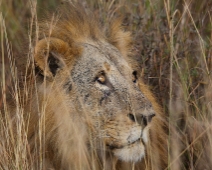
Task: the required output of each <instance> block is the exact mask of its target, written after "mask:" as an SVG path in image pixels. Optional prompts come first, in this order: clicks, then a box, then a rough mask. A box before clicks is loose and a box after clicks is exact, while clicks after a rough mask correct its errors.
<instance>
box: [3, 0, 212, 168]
mask: <svg viewBox="0 0 212 170" xmlns="http://www.w3.org/2000/svg"><path fill="white" fill-rule="evenodd" d="M81 1H82V2H83V5H85V6H88V7H89V8H91V9H92V11H93V12H94V13H95V14H96V15H99V16H100V18H101V20H102V22H106V21H107V20H108V19H109V18H111V17H113V16H114V15H120V14H122V15H124V16H125V18H124V23H123V25H125V26H126V29H128V30H130V31H132V33H133V37H134V43H135V48H134V51H135V56H136V57H137V59H138V63H139V65H140V69H141V70H140V72H141V76H143V78H144V81H145V82H146V84H148V85H150V87H151V89H152V91H153V92H154V93H155V95H156V96H157V98H158V101H159V102H160V104H161V105H162V106H163V108H164V112H166V113H167V116H168V121H169V139H168V141H167V144H168V145H169V150H170V152H169V167H167V169H172V170H175V169H179V170H183V169H195V170H197V169H211V168H212V161H211V157H212V149H211V148H212V143H211V142H212V141H211V139H212V134H211V117H212V116H211V114H212V103H211V101H212V90H211V89H212V84H211V83H212V82H211V69H212V3H211V2H210V1H208V0H203V1H195V0H164V1H162V0H146V1H144V0H115V1H98V0H87V1H83V0H81ZM59 4H60V2H59V0H58V1H57V0H49V1H41V0H37V4H36V3H35V1H30V0H18V1H14V0H7V1H0V30H1V34H0V38H1V48H0V49H1V50H0V52H1V59H0V61H1V62H0V73H1V75H0V78H1V81H0V83H1V84H0V87H1V91H2V93H1V94H0V108H1V109H4V114H3V113H1V114H0V139H1V138H5V139H6V140H3V141H2V140H1V141H0V155H4V157H2V158H1V159H0V169H30V167H29V164H28V161H29V162H30V161H33V158H32V159H31V160H29V158H26V155H27V154H26V153H28V143H27V140H26V135H25V131H23V129H24V126H26V125H25V124H23V117H21V116H20V115H22V114H21V113H22V112H23V110H22V108H21V107H19V108H17V109H19V110H16V113H17V116H18V121H19V123H18V124H17V129H16V131H17V132H18V133H17V134H20V136H18V137H17V138H14V136H13V130H12V128H11V125H10V123H11V122H9V121H7V120H9V118H8V116H9V111H8V108H7V101H6V98H9V97H10V96H11V95H10V94H7V92H8V91H13V93H12V97H14V98H15V99H16V104H17V105H19V106H21V103H22V102H24V101H20V100H19V98H18V94H19V93H20V91H19V89H18V87H17V84H18V80H17V76H16V75H17V69H16V67H15V66H14V61H13V59H14V58H15V57H16V56H18V55H19V54H20V53H23V49H24V50H25V51H24V54H27V56H29V58H30V56H31V48H32V45H31V42H32V37H36V33H35V34H34V33H33V31H32V30H33V29H35V27H36V22H37V17H38V18H39V19H41V18H42V16H43V15H44V14H45V12H43V11H48V10H49V11H51V10H54V9H56V8H57V7H58V5H59ZM36 5H37V12H35V9H34V8H35V6H36ZM39 19H38V20H39ZM23 39H28V41H29V42H30V43H29V42H27V44H28V45H26V43H25V42H23ZM22 47H24V48H22ZM16 63H18V64H23V61H21V62H20V63H19V62H18V61H17V60H16ZM8 89H11V90H8ZM5 120H6V121H5ZM39 149H42V148H38V151H39ZM2 153H3V154H2ZM41 157H42V155H41ZM40 162H42V160H41V161H40ZM41 166H42V165H41Z"/></svg>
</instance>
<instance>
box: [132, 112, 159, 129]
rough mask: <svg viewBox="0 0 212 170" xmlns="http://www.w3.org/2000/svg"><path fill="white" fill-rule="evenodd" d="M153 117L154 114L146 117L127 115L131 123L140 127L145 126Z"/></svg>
mask: <svg viewBox="0 0 212 170" xmlns="http://www.w3.org/2000/svg"><path fill="white" fill-rule="evenodd" d="M154 116H155V113H151V114H148V115H143V114H135V115H134V114H129V115H128V117H129V118H130V120H132V121H133V122H137V123H138V124H140V125H143V126H147V125H148V124H149V123H150V122H151V120H152V118H153V117H154Z"/></svg>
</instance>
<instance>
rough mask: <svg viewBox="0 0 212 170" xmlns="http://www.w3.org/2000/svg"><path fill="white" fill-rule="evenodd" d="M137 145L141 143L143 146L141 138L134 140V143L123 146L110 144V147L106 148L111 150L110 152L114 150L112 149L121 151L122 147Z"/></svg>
mask: <svg viewBox="0 0 212 170" xmlns="http://www.w3.org/2000/svg"><path fill="white" fill-rule="evenodd" d="M139 143H142V144H143V145H145V144H144V142H143V140H142V138H138V139H136V140H134V141H132V142H130V143H128V144H125V145H116V144H112V145H107V147H108V148H109V149H111V150H114V149H123V148H124V147H130V146H132V145H135V144H136V145H137V144H139Z"/></svg>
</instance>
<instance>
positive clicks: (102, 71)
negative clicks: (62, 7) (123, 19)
mask: <svg viewBox="0 0 212 170" xmlns="http://www.w3.org/2000/svg"><path fill="white" fill-rule="evenodd" d="M55 20H56V22H55V23H54V22H43V23H42V24H41V28H42V29H41V34H40V37H39V40H38V42H37V43H36V45H35V54H34V60H35V65H36V71H37V72H36V73H37V91H38V100H39V103H40V105H42V106H43V107H42V108H44V110H45V114H46V116H45V122H46V125H45V126H46V129H45V130H46V132H45V133H46V141H47V142H45V143H46V153H47V155H48V160H49V161H50V162H51V161H52V162H54V161H53V160H54V159H57V161H58V159H63V160H65V161H64V162H63V160H59V161H58V162H59V163H60V166H64V165H65V166H66V167H69V168H70V166H69V165H68V164H69V162H71V161H70V160H69V159H73V158H75V159H76V162H77V161H79V160H78V158H77V156H76V155H74V156H70V155H71V154H74V153H77V155H78V156H79V155H80V157H81V158H82V157H83V154H79V152H80V151H79V148H81V149H82V148H83V149H82V150H86V151H85V157H86V156H91V155H89V153H91V152H92V150H95V153H96V155H98V157H99V158H104V157H107V155H108V154H109V155H112V156H115V157H116V158H118V159H119V160H121V161H124V162H138V161H140V160H142V158H143V157H144V156H145V154H146V147H147V146H148V145H149V129H151V126H154V123H157V119H158V118H159V117H160V116H161V115H158V113H157V111H158V110H157V109H158V108H155V107H154V106H153V105H154V103H152V102H154V99H152V98H153V97H152V96H151V93H150V92H149V91H148V90H147V88H146V87H145V86H144V85H143V84H142V82H141V80H140V78H139V75H138V73H137V70H136V69H135V68H136V67H135V66H134V64H133V61H132V58H130V49H131V44H132V43H131V37H130V34H129V32H125V31H123V29H122V28H121V24H120V21H115V22H113V23H112V24H111V26H110V27H109V29H108V30H107V31H105V32H104V31H102V30H101V27H100V26H99V25H98V22H97V21H96V20H94V19H93V18H92V17H90V15H88V14H87V13H86V12H85V11H83V10H82V9H81V8H80V10H79V9H78V8H76V7H74V6H71V9H70V11H65V12H64V13H63V14H61V13H60V17H59V18H57V19H55ZM145 89H146V90H145ZM41 110H42V109H41ZM34 117H35V116H34ZM34 117H33V116H32V122H33V121H34V122H35V118H34ZM153 117H154V118H153ZM154 119H156V120H155V121H154ZM33 127H34V126H32V125H31V129H33ZM156 127H157V128H158V130H159V131H161V129H162V128H161V127H160V124H157V126H156ZM29 131H30V130H29ZM32 131H33V130H32ZM162 135H163V133H162ZM29 136H30V137H31V136H32V134H30V135H29ZM153 138H155V139H156V137H153ZM159 138H160V139H161V137H159ZM81 141H83V142H81ZM82 143H83V144H82ZM82 145H83V146H82ZM61 148H63V149H61ZM70 148H71V149H70ZM74 149H76V152H75V151H74ZM59 155H60V156H59ZM106 159H107V158H106ZM50 164H52V165H53V167H54V166H57V165H55V164H57V163H55V162H54V163H50ZM73 164H74V163H73V162H72V165H71V166H73Z"/></svg>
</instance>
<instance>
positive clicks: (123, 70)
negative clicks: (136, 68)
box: [75, 43, 132, 77]
mask: <svg viewBox="0 0 212 170" xmlns="http://www.w3.org/2000/svg"><path fill="white" fill-rule="evenodd" d="M82 46H83V52H82V55H81V58H82V59H81V60H82V61H83V62H82V61H80V59H79V60H78V62H77V63H76V64H75V67H76V65H78V67H81V69H82V68H83V69H84V70H85V71H88V70H89V71H90V72H92V71H94V72H95V71H98V70H99V71H102V70H103V69H105V70H110V71H114V72H119V73H120V74H121V75H123V76H125V77H127V76H128V75H129V74H130V72H132V69H131V67H130V66H129V65H128V63H127V61H126V60H125V59H124V58H123V56H122V55H121V53H120V52H119V51H118V49H117V48H115V47H114V46H112V45H110V44H107V43H98V44H89V43H83V44H82ZM82 71H83V70H82Z"/></svg>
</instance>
